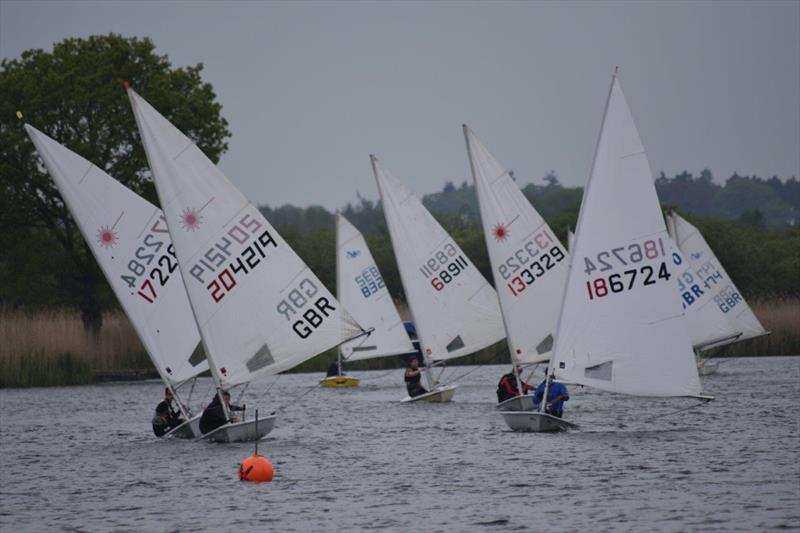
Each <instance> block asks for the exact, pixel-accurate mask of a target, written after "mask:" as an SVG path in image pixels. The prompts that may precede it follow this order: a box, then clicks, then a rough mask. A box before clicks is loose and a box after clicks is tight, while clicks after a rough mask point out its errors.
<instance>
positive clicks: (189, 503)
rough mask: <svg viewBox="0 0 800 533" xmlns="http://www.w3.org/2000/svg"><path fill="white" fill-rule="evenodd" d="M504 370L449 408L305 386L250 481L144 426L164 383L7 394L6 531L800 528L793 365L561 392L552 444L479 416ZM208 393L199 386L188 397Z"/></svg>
mask: <svg viewBox="0 0 800 533" xmlns="http://www.w3.org/2000/svg"><path fill="white" fill-rule="evenodd" d="M472 368H473V367H454V368H452V369H450V370H448V371H447V373H446V374H445V378H444V380H445V381H446V380H447V379H448V377H450V378H453V377H458V376H459V375H463V374H464V373H466V372H469V371H470V370H472ZM505 371H506V369H505V367H499V366H496V367H481V368H480V369H477V370H476V371H473V372H471V373H469V374H468V375H466V376H463V377H462V378H461V379H460V380H459V388H458V390H457V392H456V396H455V398H454V401H453V402H452V403H450V404H443V405H434V404H412V405H400V404H399V402H398V400H399V399H400V398H401V397H402V396H404V395H405V394H404V388H403V386H402V371H400V370H396V371H392V372H391V373H388V374H387V373H386V372H362V373H355V374H357V375H359V377H361V378H362V379H363V381H362V384H361V386H360V387H359V388H356V389H349V390H329V389H320V388H316V389H313V390H310V392H308V393H307V394H306V395H305V396H302V397H300V398H299V399H297V400H296V401H295V402H294V403H289V404H288V406H287V407H286V408H285V409H284V410H283V411H282V412H281V414H280V417H279V418H278V423H277V426H276V428H275V430H274V431H273V432H272V433H270V434H269V435H268V436H267V438H266V439H265V440H263V441H262V442H261V444H260V451H261V452H262V453H263V454H264V455H266V456H267V457H269V458H270V460H271V461H272V462H273V464H274V465H275V468H276V475H275V480H274V481H273V482H272V483H265V484H260V485H257V484H249V483H241V482H239V481H238V480H237V468H238V464H239V462H240V461H241V460H242V459H244V458H245V457H247V456H248V455H249V454H250V453H252V444H228V445H224V444H210V443H206V442H195V441H180V440H159V439H156V438H155V437H154V436H153V435H152V432H151V430H150V427H149V421H150V416H151V413H152V409H153V408H154V407H155V404H156V403H157V402H158V400H159V397H160V395H161V392H162V386H161V384H160V383H159V382H142V383H128V384H112V385H95V386H87V387H69V388H53V389H27V390H2V391H0V415H1V417H2V421H1V422H0V447H1V450H0V451H1V452H2V453H0V474H2V477H1V479H0V530H2V531H3V532H10V531H43V530H69V531H84V530H86V531H106V530H147V531H174V530H210V531H235V530H238V531H251V530H256V529H258V530H272V531H345V530H359V529H384V530H387V531H415V530H421V531H466V530H487V531H507V530H518V529H522V528H527V529H530V530H545V529H548V530H560V531H572V530H592V531H598V530H638V531H643V530H659V531H662V530H663V531H687V530H689V531H692V530H709V531H713V530H717V531H731V530H751V531H752V530H765V529H771V528H798V527H800V427H799V426H800V415H799V414H798V413H799V412H800V411H799V410H800V357H782V358H759V359H735V360H730V361H728V362H726V363H725V364H723V365H722V366H721V367H720V371H719V372H718V373H717V374H716V375H713V376H710V377H708V378H706V381H705V391H706V392H707V393H710V394H714V395H716V397H717V399H716V401H714V402H711V403H710V404H707V405H704V406H702V407H696V408H694V409H691V410H688V411H685V412H682V413H679V414H672V415H670V416H662V415H667V414H669V413H672V412H674V411H676V410H678V409H682V408H686V407H690V406H693V405H695V403H696V402H693V401H690V400H656V399H642V398H631V397H625V396H621V395H612V394H605V393H600V392H596V391H593V390H589V389H579V388H576V387H572V388H571V389H570V393H571V395H572V399H571V400H570V401H569V402H568V403H567V411H566V417H567V418H568V419H570V420H572V421H574V422H576V423H578V424H579V425H580V429H579V430H576V431H571V432H568V433H562V434H549V435H545V434H518V433H512V432H510V431H509V430H508V429H507V428H506V426H505V424H504V423H503V421H502V418H500V417H499V416H498V415H497V414H495V413H494V412H493V407H494V397H495V393H494V389H495V385H496V383H497V380H498V379H499V377H500V375H501V374H502V373H503V372H505ZM320 377H321V376H319V375H312V374H296V375H286V376H282V377H280V378H278V379H277V381H276V382H274V383H272V382H267V383H263V384H260V385H258V386H251V387H250V389H248V390H247V391H246V394H245V396H244V401H245V402H246V403H247V405H248V411H252V410H253V408H254V407H255V406H256V405H259V407H260V408H261V409H262V410H264V411H267V410H273V409H275V408H277V407H279V406H281V405H284V404H286V403H287V402H290V400H291V399H292V398H297V397H298V396H299V395H301V394H302V393H304V392H305V391H307V390H309V389H307V387H308V386H309V385H313V384H315V383H316V381H317V380H318V379H319V378H320ZM271 384H272V387H271V389H270V390H269V391H268V392H267V394H266V395H263V397H262V399H261V400H258V397H259V396H262V394H263V393H264V391H266V389H267V387H269V386H270V385H271ZM209 391H210V382H209V381H208V380H201V382H200V383H199V384H198V386H197V390H196V391H195V394H194V397H193V399H192V405H193V406H197V405H198V404H199V403H200V402H204V401H208V397H209V396H210V392H209ZM234 398H236V395H235V394H234ZM653 417H657V418H653Z"/></svg>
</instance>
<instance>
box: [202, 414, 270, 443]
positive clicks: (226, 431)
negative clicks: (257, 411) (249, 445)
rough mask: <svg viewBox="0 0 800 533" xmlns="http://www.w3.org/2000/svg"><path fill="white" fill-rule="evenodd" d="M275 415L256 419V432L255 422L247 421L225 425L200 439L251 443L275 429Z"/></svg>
mask: <svg viewBox="0 0 800 533" xmlns="http://www.w3.org/2000/svg"><path fill="white" fill-rule="evenodd" d="M276 417H277V415H270V416H267V417H264V418H259V419H258V431H256V421H255V420H247V421H246V422H234V423H233V424H225V425H224V426H220V427H218V428H217V429H215V430H214V431H209V432H208V433H206V434H205V435H203V436H202V437H201V438H203V439H206V440H209V441H211V442H252V441H255V440H260V439H262V438H263V437H264V436H265V435H266V434H267V433H269V432H270V431H272V429H273V428H274V427H275V418H276Z"/></svg>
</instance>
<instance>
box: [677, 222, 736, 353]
mask: <svg viewBox="0 0 800 533" xmlns="http://www.w3.org/2000/svg"><path fill="white" fill-rule="evenodd" d="M672 227H673V226H672V223H671V219H670V218H669V216H668V217H667V231H668V232H670V233H671V234H673V235H674V233H673V231H672ZM670 250H671V251H672V263H673V264H674V265H675V279H676V280H677V285H678V293H679V294H680V295H681V305H682V306H683V309H684V312H685V315H686V328H687V330H688V332H689V337H690V338H691V341H692V346H693V347H694V348H695V349H696V350H703V349H707V348H710V347H713V346H717V345H718V344H719V343H722V344H726V343H728V342H732V341H734V340H736V339H737V338H738V337H739V336H740V333H741V332H739V331H737V330H736V329H735V327H734V325H733V324H732V323H731V321H730V320H728V318H727V317H726V316H725V314H724V313H723V312H722V311H721V310H720V308H719V306H717V305H716V304H715V303H714V299H713V294H712V293H711V291H709V290H708V288H707V286H706V285H707V283H706V282H704V281H702V280H701V279H700V278H699V277H698V276H697V274H696V273H695V272H694V269H693V268H692V265H691V263H690V262H689V261H687V260H686V258H685V257H684V255H683V254H682V253H681V251H680V249H679V248H678V245H677V244H675V241H674V240H672V238H670Z"/></svg>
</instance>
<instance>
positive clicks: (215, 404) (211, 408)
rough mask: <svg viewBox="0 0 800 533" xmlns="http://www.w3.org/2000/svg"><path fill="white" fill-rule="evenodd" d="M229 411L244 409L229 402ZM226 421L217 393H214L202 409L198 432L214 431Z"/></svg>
mask: <svg viewBox="0 0 800 533" xmlns="http://www.w3.org/2000/svg"><path fill="white" fill-rule="evenodd" d="M228 410H230V411H244V407H239V406H238V405H233V404H230V405H229V406H228ZM227 423H228V419H227V418H225V410H224V409H223V408H222V403H220V401H219V395H218V394H215V395H214V399H213V400H211V403H210V404H208V406H207V407H206V408H205V409H203V416H201V417H200V433H202V434H203V435H205V434H206V433H208V432H210V431H214V430H215V429H217V428H218V427H220V426H223V425H225V424H227Z"/></svg>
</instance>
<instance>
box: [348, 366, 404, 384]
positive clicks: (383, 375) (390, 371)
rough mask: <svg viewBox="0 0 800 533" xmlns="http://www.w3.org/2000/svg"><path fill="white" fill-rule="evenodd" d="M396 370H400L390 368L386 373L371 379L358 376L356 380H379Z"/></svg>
mask: <svg viewBox="0 0 800 533" xmlns="http://www.w3.org/2000/svg"><path fill="white" fill-rule="evenodd" d="M398 370H400V369H399V368H392V369H391V370H389V371H387V372H384V373H383V374H380V375H378V376H372V377H369V378H362V377H360V375H359V378H358V379H360V380H361V381H372V380H375V379H380V378H383V377H386V376H388V375H389V374H391V373H392V372H397V371H398Z"/></svg>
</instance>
